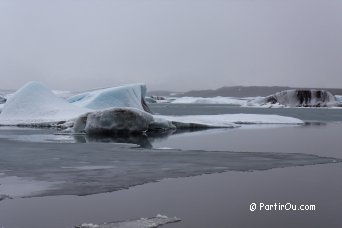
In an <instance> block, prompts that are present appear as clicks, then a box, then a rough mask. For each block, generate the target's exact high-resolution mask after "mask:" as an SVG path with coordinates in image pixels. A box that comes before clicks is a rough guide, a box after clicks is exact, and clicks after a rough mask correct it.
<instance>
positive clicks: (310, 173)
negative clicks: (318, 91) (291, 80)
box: [0, 105, 342, 228]
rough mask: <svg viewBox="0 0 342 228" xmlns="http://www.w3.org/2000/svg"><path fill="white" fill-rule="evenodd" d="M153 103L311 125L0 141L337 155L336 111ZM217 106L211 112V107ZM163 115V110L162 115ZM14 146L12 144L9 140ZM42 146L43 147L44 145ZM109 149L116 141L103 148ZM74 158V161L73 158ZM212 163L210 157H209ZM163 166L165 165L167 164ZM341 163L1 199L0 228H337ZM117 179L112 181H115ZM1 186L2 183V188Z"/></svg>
mask: <svg viewBox="0 0 342 228" xmlns="http://www.w3.org/2000/svg"><path fill="white" fill-rule="evenodd" d="M167 107H168V108H165V105H159V106H158V105H155V106H152V109H153V110H154V112H158V113H162V112H165V113H164V114H178V115H185V114H194V113H197V114H220V113H262V114H280V115H287V116H293V117H297V118H301V119H303V120H305V121H308V122H310V124H306V125H304V126H281V127H279V126H274V125H269V126H266V127H265V126H258V125H250V126H245V127H241V128H238V129H226V130H206V131H199V132H178V133H177V132H176V134H166V135H163V136H162V137H161V136H158V137H155V136H144V137H138V138H137V137H133V138H129V139H127V138H122V139H111V138H108V139H105V140H103V139H93V138H84V137H83V138H82V137H81V138H77V137H76V138H75V137H73V136H65V135H56V134H54V133H56V132H54V131H53V130H37V129H35V130H32V129H14V128H11V129H8V128H7V129H0V138H9V139H11V140H20V141H31V142H32V141H33V142H44V143H46V142H60V143H74V142H99V141H106V142H124V143H135V144H137V145H139V146H140V147H144V148H163V149H165V153H168V150H167V148H176V149H182V150H199V149H200V150H206V151H217V150H219V151H237V152H256V153H258V152H271V153H299V154H315V155H319V156H324V157H334V158H342V150H341V146H342V143H341V135H342V124H341V121H342V111H341V110H339V109H257V108H238V107H224V106H220V105H219V106H213V105H211V106H210V105H209V106H208V105H204V106H201V105H194V106H191V107H189V106H188V105H187V108H186V109H185V108H184V107H183V106H182V105H174V106H172V105H171V106H170V105H168V106H167ZM215 107H216V108H215ZM161 110H162V111H161ZM13 143H15V141H13ZM44 143H42V147H43V144H44ZM107 145H108V147H110V146H115V144H112V143H110V144H107ZM75 159H77V158H75ZM208 159H210V157H209V158H208ZM165 163H168V161H167V160H165ZM341 177H342V164H341V163H335V164H318V165H310V166H297V167H287V168H276V169H270V170H265V171H253V172H238V171H229V172H225V173H220V174H210V175H202V176H197V177H187V178H172V179H165V180H162V181H161V182H159V183H150V184H144V185H142V186H137V187H133V188H130V189H128V190H120V191H115V192H112V193H102V194H95V195H89V196H48V197H34V198H24V199H23V198H16V199H11V200H3V201H0V227H1V225H3V226H4V227H6V228H40V227H49V228H64V227H65V228H67V227H73V226H74V225H77V224H80V223H83V222H92V223H104V222H110V221H117V220H126V219H135V218H140V217H152V216H155V215H156V214H166V215H168V216H177V217H180V218H181V219H182V222H180V223H175V224H170V225H166V226H165V227H178V228H181V227H182V228H183V227H187V228H189V227H196V228H199V227H200V228H202V227H203V228H206V227H208V228H209V227H222V228H226V227H284V228H285V227H333V228H334V227H336V228H337V227H338V228H340V227H342V217H341V213H342V182H341V181H340V180H341ZM113 182H115V179H113ZM0 189H1V185H0ZM253 202H255V203H257V204H259V203H265V204H274V203H281V204H286V203H288V202H289V203H292V204H314V205H315V206H316V210H315V211H304V212H303V211H255V212H251V211H250V210H249V205H250V204H251V203H253Z"/></svg>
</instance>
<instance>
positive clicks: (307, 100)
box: [258, 89, 337, 107]
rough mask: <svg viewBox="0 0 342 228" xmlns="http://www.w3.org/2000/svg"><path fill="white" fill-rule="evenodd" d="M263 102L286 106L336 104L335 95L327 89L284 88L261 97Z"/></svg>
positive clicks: (260, 101)
mask: <svg viewBox="0 0 342 228" xmlns="http://www.w3.org/2000/svg"><path fill="white" fill-rule="evenodd" d="M258 103H261V104H279V105H283V106H286V107H330V106H335V105H336V103H337V102H336V99H335V97H334V96H333V95H332V94H331V93H330V92H329V91H326V90H317V89H309V90H284V91H281V92H278V93H275V94H273V95H270V96H267V97H265V98H262V99H259V100H258Z"/></svg>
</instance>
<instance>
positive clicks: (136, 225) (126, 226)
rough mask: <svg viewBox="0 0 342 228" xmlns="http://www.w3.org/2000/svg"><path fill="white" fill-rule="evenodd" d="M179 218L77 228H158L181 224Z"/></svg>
mask: <svg viewBox="0 0 342 228" xmlns="http://www.w3.org/2000/svg"><path fill="white" fill-rule="evenodd" d="M180 221H181V219H179V218H177V217H173V218H169V217H167V216H165V215H159V214H158V215H157V216H155V217H152V218H140V219H137V220H128V221H120V222H110V223H104V224H100V225H98V224H93V223H84V224H82V225H79V226H76V228H156V227H160V226H162V225H165V224H168V223H175V222H180Z"/></svg>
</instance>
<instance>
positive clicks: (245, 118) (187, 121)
mask: <svg viewBox="0 0 342 228" xmlns="http://www.w3.org/2000/svg"><path fill="white" fill-rule="evenodd" d="M157 117H159V118H160V119H166V120H168V121H171V122H172V123H173V124H174V125H175V126H176V127H177V128H185V127H189V126H191V124H193V125H194V126H196V125H198V126H199V127H200V126H203V127H208V128H209V127H237V125H236V124H303V123H304V122H303V121H302V120H299V119H296V118H293V117H286V116H279V115H259V114H222V115H190V116H162V115H160V116H157Z"/></svg>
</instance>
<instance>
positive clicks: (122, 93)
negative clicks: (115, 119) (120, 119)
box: [67, 84, 151, 112]
mask: <svg viewBox="0 0 342 228" xmlns="http://www.w3.org/2000/svg"><path fill="white" fill-rule="evenodd" d="M145 94H146V86H145V85H144V84H132V85H125V86H119V87H114V88H107V89H99V90H94V91H89V92H84V93H81V94H78V95H75V96H72V97H69V98H68V99H67V100H68V102H69V103H72V104H75V105H77V106H79V107H83V108H88V109H92V110H103V109H108V108H123V107H131V108H137V109H140V110H144V111H146V112H151V111H150V109H149V107H148V106H147V104H146V102H145V100H144V97H145Z"/></svg>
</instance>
